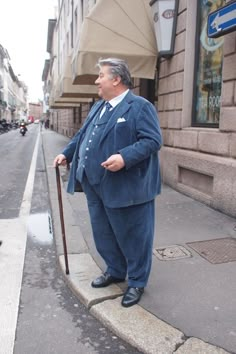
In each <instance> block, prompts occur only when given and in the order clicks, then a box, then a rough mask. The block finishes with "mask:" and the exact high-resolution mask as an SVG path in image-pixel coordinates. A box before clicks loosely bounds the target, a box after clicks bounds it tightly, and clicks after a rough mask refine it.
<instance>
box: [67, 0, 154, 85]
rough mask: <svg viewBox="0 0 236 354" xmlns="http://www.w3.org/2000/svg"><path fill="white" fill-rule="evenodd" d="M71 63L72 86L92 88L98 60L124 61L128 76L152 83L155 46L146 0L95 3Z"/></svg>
mask: <svg viewBox="0 0 236 354" xmlns="http://www.w3.org/2000/svg"><path fill="white" fill-rule="evenodd" d="M77 48H78V49H77V50H75V52H74V57H73V61H72V74H73V75H72V81H73V83H74V84H86V83H87V84H88V83H89V84H93V83H94V79H95V78H96V76H97V73H98V71H97V68H96V67H95V65H96V62H97V61H98V59H99V58H101V57H102V58H107V57H118V58H122V59H125V60H126V61H127V63H128V65H129V68H130V72H131V76H132V77H138V78H146V79H154V76H155V69H156V62H157V54H158V53H157V46H156V37H155V32H154V25H153V21H152V16H151V7H150V6H149V1H147V0H98V2H97V3H96V5H95V6H94V7H93V9H92V11H91V12H90V14H89V16H87V17H86V18H85V20H84V22H83V25H82V29H81V34H80V38H79V44H78V47H77Z"/></svg>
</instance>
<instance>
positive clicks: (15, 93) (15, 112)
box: [0, 44, 28, 122]
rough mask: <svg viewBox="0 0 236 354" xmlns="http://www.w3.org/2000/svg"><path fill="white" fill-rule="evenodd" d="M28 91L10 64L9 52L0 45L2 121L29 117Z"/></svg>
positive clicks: (0, 107) (0, 115)
mask: <svg viewBox="0 0 236 354" xmlns="http://www.w3.org/2000/svg"><path fill="white" fill-rule="evenodd" d="M27 99H28V89H27V86H26V85H25V83H24V82H23V81H21V80H20V79H19V76H17V75H15V73H14V71H13V68H12V66H11V64H10V56H9V54H8V51H7V50H6V49H5V48H3V46H2V45H1V44H0V119H6V120H7V121H8V122H13V121H16V120H19V119H21V117H26V116H27V109H28V102H27Z"/></svg>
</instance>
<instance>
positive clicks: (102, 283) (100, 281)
mask: <svg viewBox="0 0 236 354" xmlns="http://www.w3.org/2000/svg"><path fill="white" fill-rule="evenodd" d="M122 281H125V279H120V278H115V277H113V276H112V275H111V274H109V273H104V274H102V275H101V276H100V277H98V278H97V279H95V280H94V281H92V283H91V285H92V287H93V288H105V287H106V286H108V285H110V284H114V283H121V282H122Z"/></svg>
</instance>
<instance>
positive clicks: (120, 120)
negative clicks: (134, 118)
mask: <svg viewBox="0 0 236 354" xmlns="http://www.w3.org/2000/svg"><path fill="white" fill-rule="evenodd" d="M121 122H126V119H125V118H118V119H117V121H116V123H121Z"/></svg>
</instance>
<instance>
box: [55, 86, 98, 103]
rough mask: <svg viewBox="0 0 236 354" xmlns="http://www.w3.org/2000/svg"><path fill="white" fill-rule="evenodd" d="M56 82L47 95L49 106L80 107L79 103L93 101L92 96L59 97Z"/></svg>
mask: <svg viewBox="0 0 236 354" xmlns="http://www.w3.org/2000/svg"><path fill="white" fill-rule="evenodd" d="M58 87H59V84H58V83H57V84H56V85H55V87H54V90H52V91H51V92H50V96H49V107H50V108H65V109H66V108H74V107H80V105H81V103H90V102H92V101H93V99H92V98H83V97H59V95H58Z"/></svg>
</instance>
